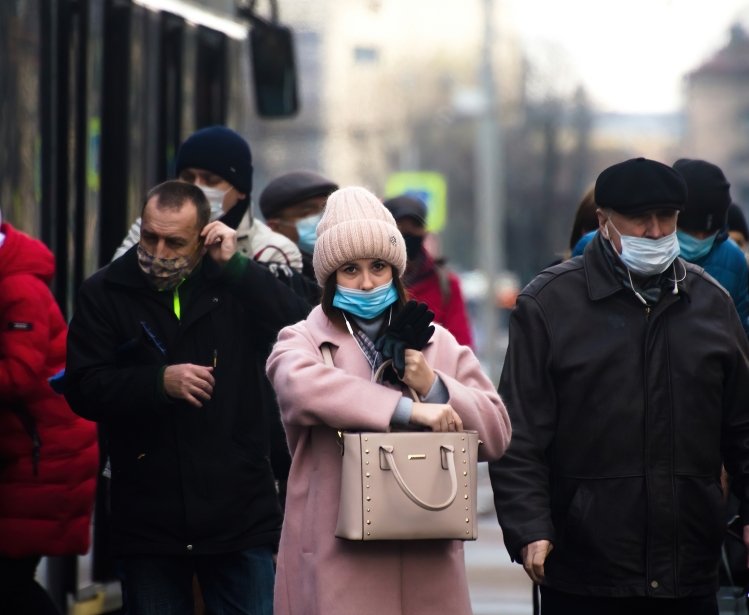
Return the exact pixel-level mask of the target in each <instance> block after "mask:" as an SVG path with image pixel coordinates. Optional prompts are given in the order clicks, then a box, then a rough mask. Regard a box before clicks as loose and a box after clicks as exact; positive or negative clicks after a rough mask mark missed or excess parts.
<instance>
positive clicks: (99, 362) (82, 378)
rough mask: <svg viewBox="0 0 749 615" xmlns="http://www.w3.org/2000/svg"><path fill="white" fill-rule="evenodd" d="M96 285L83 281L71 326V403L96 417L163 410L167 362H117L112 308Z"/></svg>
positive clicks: (67, 371) (68, 376)
mask: <svg viewBox="0 0 749 615" xmlns="http://www.w3.org/2000/svg"><path fill="white" fill-rule="evenodd" d="M92 290H93V289H92V284H91V283H90V281H87V282H84V284H83V286H82V287H81V290H80V292H79V293H78V298H77V302H76V308H75V313H74V315H73V319H72V320H71V322H70V327H69V328H68V348H67V351H68V352H67V364H66V368H65V380H66V382H65V398H66V399H67V400H68V403H69V404H70V407H71V408H72V409H73V411H74V412H75V413H76V414H78V415H80V416H82V417H84V418H87V419H90V420H92V421H102V420H107V419H110V418H116V417H118V416H126V415H128V414H132V413H134V412H141V413H152V412H154V411H158V410H160V409H162V410H163V409H164V408H166V407H167V406H168V405H169V401H168V400H167V399H166V398H165V397H164V396H162V394H161V391H160V389H159V382H160V372H161V370H162V369H163V367H164V365H159V364H149V365H138V366H131V365H126V366H123V365H118V360H117V357H118V352H119V351H120V350H119V349H118V342H117V337H116V333H115V326H114V323H113V322H111V318H112V313H113V311H112V310H111V309H108V306H107V305H106V304H103V303H102V302H101V301H98V300H97V299H96V293H95V292H92Z"/></svg>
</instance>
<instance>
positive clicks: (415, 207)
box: [383, 194, 427, 226]
mask: <svg viewBox="0 0 749 615" xmlns="http://www.w3.org/2000/svg"><path fill="white" fill-rule="evenodd" d="M383 205H385V207H387V208H388V210H389V211H390V213H391V214H393V218H395V219H396V221H397V220H402V219H403V218H413V219H414V220H415V221H416V222H417V224H419V225H420V226H426V223H427V206H426V203H424V201H422V200H421V199H419V198H417V197H415V196H413V195H410V194H401V195H400V196H395V197H393V198H391V199H388V200H387V201H385V202H384V203H383Z"/></svg>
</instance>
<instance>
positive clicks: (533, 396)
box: [489, 295, 557, 561]
mask: <svg viewBox="0 0 749 615" xmlns="http://www.w3.org/2000/svg"><path fill="white" fill-rule="evenodd" d="M550 354H551V350H550V344H549V332H548V328H547V325H546V321H545V319H544V317H543V314H542V311H541V309H540V307H539V306H538V304H537V303H536V301H535V300H534V299H533V298H532V297H528V296H522V295H521V296H520V297H519V298H518V303H517V305H516V307H515V309H514V310H513V312H512V315H511V317H510V341H509V346H508V349H507V355H506V357H505V362H504V367H503V369H502V375H501V378H500V383H499V393H500V395H501V396H502V399H503V400H504V402H505V403H506V404H507V408H508V410H509V414H510V420H511V421H512V427H513V434H512V442H510V446H509V448H508V449H507V452H506V453H505V455H504V457H502V459H500V460H499V461H495V462H492V463H490V464H489V475H490V478H491V484H492V489H493V490H494V502H495V507H496V510H497V518H498V520H499V524H500V525H501V526H502V532H503V535H504V540H505V544H506V545H507V550H508V551H509V553H510V556H511V557H512V558H513V559H514V560H515V561H520V550H521V548H522V547H523V546H524V545H526V544H528V543H530V542H534V541H536V540H542V539H546V540H550V541H552V542H554V526H553V524H552V521H551V506H550V492H549V467H548V463H547V454H546V453H547V449H548V448H549V446H550V445H551V443H552V439H553V436H554V428H555V424H556V418H557V403H556V396H555V393H554V382H553V377H552V373H551V356H550Z"/></svg>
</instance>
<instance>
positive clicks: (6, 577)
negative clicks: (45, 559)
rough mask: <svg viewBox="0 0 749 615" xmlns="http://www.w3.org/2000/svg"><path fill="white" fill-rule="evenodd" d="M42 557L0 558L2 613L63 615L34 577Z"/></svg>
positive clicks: (0, 601) (14, 614)
mask: <svg viewBox="0 0 749 615" xmlns="http://www.w3.org/2000/svg"><path fill="white" fill-rule="evenodd" d="M40 559H41V558H40V557H24V558H21V559H11V558H7V557H0V613H8V614H11V613H12V614H13V615H60V611H58V610H57V607H56V606H55V605H54V603H53V602H52V599H51V598H50V597H49V594H47V592H46V591H44V588H43V587H42V586H41V585H39V583H37V582H36V580H35V579H34V575H35V574H36V567H37V566H38V565H39V560H40Z"/></svg>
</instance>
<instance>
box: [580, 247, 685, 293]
mask: <svg viewBox="0 0 749 615" xmlns="http://www.w3.org/2000/svg"><path fill="white" fill-rule="evenodd" d="M604 241H608V240H607V239H604V238H603V237H602V236H601V234H600V233H597V234H596V236H595V237H594V238H593V240H592V241H591V242H590V243H589V244H588V245H587V246H586V247H585V251H584V252H583V256H582V259H583V269H584V270H585V278H586V280H587V284H588V296H589V297H590V299H591V300H592V301H598V300H600V299H605V298H606V297H609V296H611V295H613V294H615V293H617V292H619V291H620V290H627V289H626V288H625V287H624V286H623V285H622V283H621V281H620V280H619V278H618V276H617V275H616V272H615V271H614V269H613V267H612V266H611V264H610V263H609V261H608V258H607V257H606V254H604V250H605V249H606V247H605V246H604V245H603V242H604ZM674 265H675V268H676V279H677V280H678V283H677V285H678V288H679V292H680V293H686V294H688V293H689V276H688V275H685V273H686V272H687V270H688V268H687V265H686V263H685V262H684V260H682V259H681V258H680V257H678V256H677V257H676V260H675V261H674ZM669 268H670V267H669ZM667 271H668V270H667ZM682 277H683V278H684V279H683V280H682V279H680V278H682Z"/></svg>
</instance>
